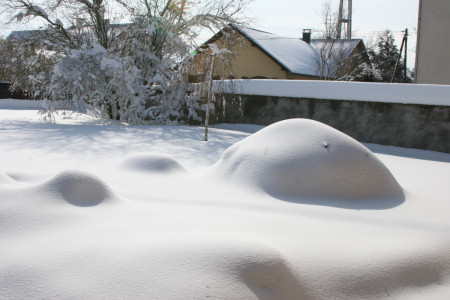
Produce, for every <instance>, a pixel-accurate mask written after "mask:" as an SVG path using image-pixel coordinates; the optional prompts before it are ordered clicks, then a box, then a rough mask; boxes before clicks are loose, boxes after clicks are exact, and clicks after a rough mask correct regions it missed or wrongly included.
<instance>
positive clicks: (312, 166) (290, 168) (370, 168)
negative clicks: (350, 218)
mask: <svg viewBox="0 0 450 300" xmlns="http://www.w3.org/2000/svg"><path fill="white" fill-rule="evenodd" d="M214 171H215V172H219V173H221V174H222V176H224V177H229V178H232V179H234V180H237V181H239V182H241V183H245V184H247V185H251V186H255V187H258V188H261V189H263V190H264V191H266V192H267V193H269V194H271V195H274V196H276V197H284V198H304V199H305V198H314V199H352V200H356V199H385V198H396V199H399V198H403V192H402V189H401V187H400V185H399V184H398V183H397V181H396V180H395V178H394V176H393V175H392V174H391V172H390V171H389V170H388V169H387V168H386V166H385V165H384V164H383V163H382V162H381V161H380V160H379V159H378V158H377V157H376V156H375V155H374V154H373V153H372V152H371V151H370V150H368V149H367V148H366V147H364V146H363V145H362V144H360V143H359V142H357V141H356V140H354V139H352V138H351V137H349V136H347V135H345V134H343V133H341V132H339V131H337V130H335V129H333V128H332V127H329V126H327V125H325V124H322V123H319V122H316V121H312V120H307V119H291V120H285V121H281V122H278V123H275V124H273V125H270V126H268V127H266V128H264V129H262V130H260V131H259V132H257V133H255V134H253V135H251V136H249V137H247V138H246V139H244V140H242V141H240V142H238V143H236V144H235V145H233V146H231V147H230V148H229V149H227V150H226V151H225V153H224V154H223V156H222V158H221V160H220V161H219V162H218V163H217V164H216V166H215V167H214Z"/></svg>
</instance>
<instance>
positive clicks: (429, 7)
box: [415, 0, 450, 84]
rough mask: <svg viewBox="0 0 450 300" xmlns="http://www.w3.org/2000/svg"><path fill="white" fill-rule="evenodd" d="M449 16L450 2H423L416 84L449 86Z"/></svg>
mask: <svg viewBox="0 0 450 300" xmlns="http://www.w3.org/2000/svg"><path fill="white" fill-rule="evenodd" d="M449 16H450V1H449V0H426V1H424V0H420V2H419V24H418V32H417V47H416V70H415V71H416V74H415V82H416V83H427V84H450V18H449Z"/></svg>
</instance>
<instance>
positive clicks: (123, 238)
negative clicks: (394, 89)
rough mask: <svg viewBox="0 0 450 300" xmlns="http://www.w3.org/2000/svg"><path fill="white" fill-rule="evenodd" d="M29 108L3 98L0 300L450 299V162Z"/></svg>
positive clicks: (304, 129)
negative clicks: (43, 115) (52, 115)
mask: <svg viewBox="0 0 450 300" xmlns="http://www.w3.org/2000/svg"><path fill="white" fill-rule="evenodd" d="M2 103H3V104H2ZM20 103H24V102H20ZM20 103H19V104H17V103H15V102H14V101H10V102H2V101H1V100H0V299H255V298H259V299H382V298H389V297H391V298H394V299H450V185H449V182H450V181H449V174H450V154H444V153H437V152H430V151H422V150H414V149H402V148H395V147H387V146H380V145H366V146H367V147H368V148H369V149H370V150H372V151H373V152H374V154H373V153H372V152H370V151H369V150H367V149H366V148H365V147H363V146H362V145H360V144H359V143H357V142H356V141H354V140H352V139H350V138H349V137H347V136H345V135H343V134H341V133H339V132H336V131H335V130H333V129H331V128H330V127H328V126H325V125H322V124H319V123H316V122H313V121H308V120H290V121H285V122H281V123H277V124H275V125H272V126H269V127H267V128H262V127H260V126H256V125H231V124H224V125H220V126H216V127H215V128H211V129H210V134H209V138H210V141H208V142H204V141H203V134H204V129H203V128H202V127H188V126H124V125H120V124H118V123H115V122H107V121H102V120H99V119H95V118H92V117H89V116H86V115H78V114H72V115H70V114H66V115H60V116H58V117H57V118H56V121H55V122H54V123H49V122H45V121H43V120H41V119H39V116H38V114H37V110H36V109H32V105H31V106H28V107H23V105H22V104H20ZM19 108H21V109H19ZM255 132H256V133H255ZM253 133H255V134H253ZM249 136H250V137H249ZM247 137H249V138H247ZM227 149H228V150H227Z"/></svg>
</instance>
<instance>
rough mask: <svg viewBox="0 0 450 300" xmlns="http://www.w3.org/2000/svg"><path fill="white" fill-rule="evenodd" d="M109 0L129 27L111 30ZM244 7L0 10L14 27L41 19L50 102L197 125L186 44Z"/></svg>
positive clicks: (49, 4)
mask: <svg viewBox="0 0 450 300" xmlns="http://www.w3.org/2000/svg"><path fill="white" fill-rule="evenodd" d="M113 2H115V3H119V4H120V5H121V7H123V8H125V9H127V10H128V12H129V14H131V16H132V18H133V20H132V23H131V24H126V25H123V26H116V27H115V26H111V25H109V23H108V19H107V12H108V7H109V6H110V5H111V4H112V3H113ZM247 3H248V0H211V1H208V3H204V2H197V1H188V0H164V1H163V0H136V1H133V2H132V1H121V0H109V1H108V0H51V1H39V0H35V1H33V0H5V1H4V3H3V4H2V5H3V7H6V8H7V9H9V10H10V12H12V14H13V15H14V18H15V19H16V20H18V21H22V20H25V19H27V18H40V19H41V20H43V21H44V22H45V23H46V24H47V26H46V27H45V30H43V31H42V38H41V40H40V41H41V44H42V45H44V48H43V49H46V50H49V51H53V52H55V53H58V54H59V55H61V59H60V61H59V62H58V63H57V64H56V65H55V67H54V68H53V70H52V72H51V74H50V76H49V78H51V80H50V81H51V84H49V85H48V89H47V95H48V99H47V100H48V101H47V103H49V104H51V102H52V101H56V102H57V103H58V104H59V107H61V103H63V104H64V105H65V106H66V107H72V108H77V109H82V110H85V109H87V108H90V109H92V110H94V111H97V112H99V113H101V115H102V116H105V117H109V118H113V119H118V120H122V121H126V122H130V123H140V122H142V121H144V120H150V121H154V122H160V123H165V122H173V121H176V122H178V121H181V122H188V121H189V120H196V119H198V117H197V115H196V114H195V109H196V108H197V104H196V97H195V94H193V93H190V92H188V91H187V88H186V86H185V85H184V84H183V82H182V71H183V69H184V68H185V65H186V64H187V63H189V61H190V59H189V54H188V53H189V52H188V44H187V43H186V42H188V41H192V39H193V38H194V37H195V34H196V32H197V29H198V28H199V27H207V28H212V27H214V26H220V25H219V24H224V23H227V22H232V21H236V18H235V17H236V16H237V15H238V14H239V12H240V11H241V10H242V9H243V7H244V6H245V5H246V4H247ZM61 16H65V18H62V17H61ZM74 22H75V23H74ZM65 24H67V25H65ZM117 27H119V28H118V30H115V29H116V28H117ZM30 78H31V79H37V77H30ZM48 107H49V108H50V107H54V106H52V105H48Z"/></svg>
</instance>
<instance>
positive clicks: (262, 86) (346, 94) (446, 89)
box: [215, 79, 450, 106]
mask: <svg viewBox="0 0 450 300" xmlns="http://www.w3.org/2000/svg"><path fill="white" fill-rule="evenodd" d="M215 84H216V86H217V88H218V89H223V88H224V87H226V86H227V85H229V86H230V88H229V90H228V92H230V93H237V94H243V95H259V96H274V97H294V98H311V99H330V100H349V101H369V102H386V103H403V104H423V105H443V106H450V85H433V84H404V83H403V84H402V83H378V82H377V83H370V82H349V81H319V80H271V79H238V80H233V81H223V82H221V83H220V84H219V83H215ZM225 90H226V89H225ZM226 91H227V90H226Z"/></svg>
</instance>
